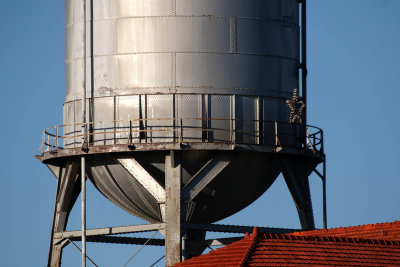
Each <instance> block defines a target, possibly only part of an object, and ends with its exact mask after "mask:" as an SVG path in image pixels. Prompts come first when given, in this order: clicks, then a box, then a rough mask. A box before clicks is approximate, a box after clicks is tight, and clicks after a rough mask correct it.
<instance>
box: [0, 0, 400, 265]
mask: <svg viewBox="0 0 400 267" xmlns="http://www.w3.org/2000/svg"><path fill="white" fill-rule="evenodd" d="M0 10H1V11H2V19H1V22H2V23H0V36H1V42H0V51H1V53H0V81H1V105H0V112H1V113H0V114H1V131H0V136H1V140H3V142H4V143H3V145H2V147H3V152H2V153H1V155H0V159H1V161H0V162H1V168H0V203H1V204H0V214H1V220H0V236H1V238H0V240H1V242H0V251H1V253H0V255H1V257H0V266H5V267H6V266H7V267H11V266H44V265H45V263H46V261H47V253H48V244H49V236H50V227H51V220H52V214H53V205H54V196H55V189H56V179H55V178H54V177H53V176H52V174H51V173H50V171H49V170H47V168H46V167H45V166H44V165H42V164H41V163H40V162H39V161H38V160H36V159H35V158H34V157H33V156H34V154H35V153H36V151H37V149H38V148H39V145H40V140H41V131H42V130H43V129H44V128H46V127H48V126H52V125H58V124H61V123H62V104H63V102H64V90H65V85H64V83H65V80H64V30H63V29H64V4H63V1H50V0H36V1H14V0H2V1H1V2H0ZM399 13H400V1H398V0H350V1H349V0H335V1H333V0H309V1H308V70H309V76H308V89H309V90H308V95H309V103H308V116H309V118H308V122H309V124H313V125H316V126H318V127H321V128H323V129H324V131H325V142H326V143H325V150H326V154H327V159H328V190H327V191H328V225H329V227H339V226H349V225H359V224H369V223H378V222H387V221H394V220H399V219H400V205H399V204H400V193H399V188H400V175H399V173H400V156H399V151H400V141H399V136H400V134H399V133H400V117H399V99H400V84H399V81H400V65H399V64H400V17H399V15H398V14H399ZM310 181H311V185H312V198H313V205H314V209H315V217H316V223H317V226H318V227H321V226H322V215H321V212H322V210H321V207H322V205H321V181H320V180H319V178H317V177H316V176H312V177H311V178H310ZM88 196H89V200H88V227H101V226H112V225H124V224H134V223H138V222H140V221H139V220H138V219H135V218H134V217H132V216H130V215H128V214H126V213H125V212H124V211H121V210H119V209H118V208H116V207H114V206H113V205H112V204H111V203H109V202H108V201H106V200H105V199H104V197H102V196H101V195H100V194H99V193H97V192H96V191H95V190H94V189H93V187H91V186H89V188H88ZM79 213H80V211H79V206H78V207H77V208H76V209H74V210H73V212H72V216H71V220H70V224H69V229H77V228H79V226H80V217H79ZM221 223H230V224H241V225H260V226H277V227H293V228H298V227H299V222H298V218H297V214H296V210H295V207H294V204H293V203H292V200H291V197H290V194H289V192H288V190H287V189H286V186H285V184H284V182H283V179H282V178H281V177H280V178H279V179H278V180H277V182H276V183H275V184H274V185H273V186H272V187H271V188H270V190H269V191H267V193H265V194H264V195H263V196H262V197H261V198H260V199H259V200H257V201H256V202H255V203H253V205H251V206H249V207H248V208H246V209H245V210H243V211H241V212H239V213H238V214H236V215H234V216H232V217H230V218H228V219H225V220H223V221H222V222H221ZM158 237H160V236H159V234H158ZM136 249H137V247H135V246H117V245H101V246H99V245H96V244H94V245H93V244H91V245H89V247H88V254H89V256H91V257H92V258H93V259H94V260H95V262H96V263H98V264H99V265H100V266H122V264H123V263H124V262H126V261H127V260H128V259H129V257H130V256H131V255H132V254H133V253H134V252H135V250H136ZM162 254H163V251H162V249H154V248H145V249H144V251H143V253H140V255H139V256H138V257H137V258H135V261H134V262H133V263H132V264H131V265H128V266H149V265H150V264H151V263H152V262H154V261H155V260H157V259H158V258H159V257H160V256H162ZM135 263H136V265H135ZM79 264H80V255H79V254H78V252H77V251H76V250H75V249H74V248H73V247H72V246H68V247H67V248H66V249H65V254H64V265H63V266H78V265H79Z"/></svg>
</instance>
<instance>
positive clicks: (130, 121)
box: [128, 120, 140, 144]
mask: <svg viewBox="0 0 400 267" xmlns="http://www.w3.org/2000/svg"><path fill="white" fill-rule="evenodd" d="M139 135H140V133H139ZM128 138H129V144H132V120H129V137H128Z"/></svg>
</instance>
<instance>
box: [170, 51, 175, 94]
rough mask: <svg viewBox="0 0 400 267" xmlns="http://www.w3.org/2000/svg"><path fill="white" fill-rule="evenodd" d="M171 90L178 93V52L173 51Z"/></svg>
mask: <svg viewBox="0 0 400 267" xmlns="http://www.w3.org/2000/svg"><path fill="white" fill-rule="evenodd" d="M171 87H172V88H171V92H172V93H176V53H171Z"/></svg>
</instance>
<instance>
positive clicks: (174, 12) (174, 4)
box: [171, 0, 176, 16]
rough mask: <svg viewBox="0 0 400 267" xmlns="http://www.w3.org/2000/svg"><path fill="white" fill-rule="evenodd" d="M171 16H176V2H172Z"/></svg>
mask: <svg viewBox="0 0 400 267" xmlns="http://www.w3.org/2000/svg"><path fill="white" fill-rule="evenodd" d="M171 15H172V16H176V0H171Z"/></svg>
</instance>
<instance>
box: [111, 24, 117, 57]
mask: <svg viewBox="0 0 400 267" xmlns="http://www.w3.org/2000/svg"><path fill="white" fill-rule="evenodd" d="M112 31H113V36H112V37H113V40H112V41H113V48H112V51H113V53H115V54H118V20H113V22H112Z"/></svg>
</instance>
